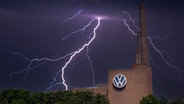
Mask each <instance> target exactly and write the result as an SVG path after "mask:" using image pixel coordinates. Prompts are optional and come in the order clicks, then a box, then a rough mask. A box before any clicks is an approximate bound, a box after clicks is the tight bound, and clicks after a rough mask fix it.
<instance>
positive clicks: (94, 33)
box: [46, 17, 101, 90]
mask: <svg viewBox="0 0 184 104" xmlns="http://www.w3.org/2000/svg"><path fill="white" fill-rule="evenodd" d="M97 20H98V24H97V25H96V27H95V28H94V30H93V37H92V38H91V40H89V42H88V43H86V44H84V45H83V46H82V47H81V48H80V49H78V50H77V51H75V52H74V53H73V54H72V55H71V56H70V58H69V60H68V61H67V62H66V63H65V65H64V66H63V67H62V69H61V70H60V71H58V72H57V74H56V76H55V77H54V80H53V82H51V83H54V82H55V81H56V77H57V76H58V74H59V73H60V72H61V77H62V81H63V82H62V84H63V85H64V86H65V90H68V85H67V84H66V80H65V78H64V73H65V69H66V67H67V66H68V65H69V64H70V62H71V61H72V59H73V58H74V57H75V56H76V55H77V54H79V53H80V52H81V51H83V50H84V49H85V48H86V47H88V46H89V45H90V44H91V43H92V41H93V40H94V39H95V37H96V30H97V29H98V27H99V25H100V20H101V18H99V17H97ZM92 21H94V19H92ZM90 23H91V21H90ZM60 83H61V82H59V83H56V84H54V85H52V86H50V87H49V88H47V89H46V90H48V89H50V88H52V87H53V86H55V85H58V84H60Z"/></svg>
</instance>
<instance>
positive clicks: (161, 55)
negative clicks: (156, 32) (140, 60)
mask: <svg viewBox="0 0 184 104" xmlns="http://www.w3.org/2000/svg"><path fill="white" fill-rule="evenodd" d="M147 38H148V40H149V42H150V44H151V46H152V48H153V49H154V50H155V51H156V52H157V53H159V54H160V57H161V58H162V60H163V61H164V62H165V63H166V64H167V65H168V66H170V67H172V68H173V69H176V70H177V71H179V72H184V70H181V69H180V68H178V67H177V66H175V65H172V64H171V63H170V62H169V61H168V60H167V59H166V58H165V57H164V55H163V53H162V52H161V51H160V50H159V49H158V48H156V46H155V44H154V43H153V41H152V38H151V37H147Z"/></svg>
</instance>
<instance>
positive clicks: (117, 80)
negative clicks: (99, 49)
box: [113, 74, 127, 88]
mask: <svg viewBox="0 0 184 104" xmlns="http://www.w3.org/2000/svg"><path fill="white" fill-rule="evenodd" d="M126 83H127V79H126V77H125V76H124V75H122V74H117V75H115V76H114V79H113V84H114V86H115V87H117V88H123V87H124V86H125V85H126Z"/></svg>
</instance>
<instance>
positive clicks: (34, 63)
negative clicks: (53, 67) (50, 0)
mask: <svg viewBox="0 0 184 104" xmlns="http://www.w3.org/2000/svg"><path fill="white" fill-rule="evenodd" d="M81 12H82V10H80V11H79V12H78V13H76V14H74V15H73V16H72V17H70V18H67V19H66V20H65V21H64V22H63V24H65V23H66V22H68V21H70V20H72V19H74V18H76V17H77V16H78V15H79V14H80V13H81ZM95 20H97V25H96V26H95V27H94V29H93V32H91V33H90V34H89V37H88V39H89V41H88V42H87V43H85V44H84V45H83V46H82V47H81V48H79V49H78V50H77V51H73V52H71V53H69V54H66V55H65V56H62V57H56V56H51V57H46V58H34V59H30V58H28V57H26V56H25V55H24V54H23V53H22V52H10V53H11V54H15V55H20V56H21V57H22V58H23V59H24V60H26V61H28V62H29V63H28V65H27V67H26V68H25V69H23V70H20V71H17V72H12V73H10V74H9V76H10V77H12V76H13V75H17V74H20V73H24V72H26V74H25V76H24V79H26V78H27V76H28V74H29V72H30V71H31V70H33V69H35V68H38V67H40V66H41V65H44V64H45V63H46V62H47V61H50V62H57V61H60V60H62V59H66V58H67V59H68V61H67V62H66V63H65V64H64V66H63V67H61V69H60V70H59V71H57V73H56V75H55V76H54V77H53V81H52V82H50V83H49V87H48V88H47V89H46V90H45V91H46V92H47V91H51V89H52V88H53V87H55V86H57V85H61V84H62V85H64V87H65V90H68V85H67V84H66V80H65V77H64V75H65V70H66V68H67V67H68V65H69V64H70V63H71V61H72V60H73V58H74V57H75V56H76V55H77V54H79V53H80V52H81V51H83V50H84V49H86V57H87V59H88V60H89V63H90V67H91V71H92V74H93V76H92V80H93V86H94V71H93V66H92V60H91V59H90V57H89V55H88V50H89V45H90V44H91V43H92V42H93V40H94V39H95V37H96V30H97V29H98V27H99V26H100V21H101V18H100V17H95V18H93V19H92V20H91V21H90V22H89V23H88V24H87V25H85V26H83V28H81V29H78V30H76V31H73V32H71V33H70V34H68V35H66V36H65V37H64V38H63V40H65V39H67V38H68V37H70V36H72V35H73V34H77V33H78V32H81V31H85V30H86V28H88V27H89V26H90V25H91V24H92V22H94V21H95ZM63 24H62V25H63ZM59 75H61V79H62V81H57V78H58V76H59ZM56 82H57V83H56Z"/></svg>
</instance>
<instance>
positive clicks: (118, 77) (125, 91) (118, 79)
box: [108, 5, 152, 104]
mask: <svg viewBox="0 0 184 104" xmlns="http://www.w3.org/2000/svg"><path fill="white" fill-rule="evenodd" d="M148 53H149V50H148V43H147V33H146V17H145V9H144V5H141V6H140V32H138V47H137V50H136V58H135V59H136V62H135V64H134V65H133V66H132V67H131V68H130V69H123V70H122V69H119V70H117V69H116V70H110V71H109V75H108V99H109V102H110V104H139V102H140V100H141V99H142V97H143V96H147V95H149V94H151V93H152V69H151V67H150V66H149V54H148ZM125 82H126V83H125Z"/></svg>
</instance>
